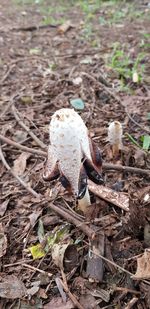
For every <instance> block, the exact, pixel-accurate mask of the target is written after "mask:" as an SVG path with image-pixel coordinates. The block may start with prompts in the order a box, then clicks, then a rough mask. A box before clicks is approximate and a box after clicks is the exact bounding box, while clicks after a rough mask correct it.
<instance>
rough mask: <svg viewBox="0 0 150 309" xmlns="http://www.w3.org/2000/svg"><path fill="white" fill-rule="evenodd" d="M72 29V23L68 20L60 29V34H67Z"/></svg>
mask: <svg viewBox="0 0 150 309" xmlns="http://www.w3.org/2000/svg"><path fill="white" fill-rule="evenodd" d="M71 27H72V25H71V21H70V20H67V21H66V22H65V23H64V24H62V25H61V26H59V27H58V32H59V33H60V34H63V33H65V32H67V31H68V30H69V29H70V28H71Z"/></svg>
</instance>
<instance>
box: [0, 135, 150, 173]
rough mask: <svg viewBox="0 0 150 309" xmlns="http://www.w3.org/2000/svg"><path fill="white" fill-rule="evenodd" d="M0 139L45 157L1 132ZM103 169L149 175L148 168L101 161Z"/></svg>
mask: <svg viewBox="0 0 150 309" xmlns="http://www.w3.org/2000/svg"><path fill="white" fill-rule="evenodd" d="M0 140H2V141H3V142H4V143H6V144H8V145H11V146H13V147H15V148H18V149H20V150H23V151H26V152H29V153H33V154H37V155H40V156H42V157H44V158H46V157H47V152H46V151H42V150H38V149H32V148H29V147H26V146H23V145H20V144H19V143H16V142H14V141H12V140H11V139H9V138H7V137H5V136H3V135H1V134H0ZM103 169H104V170H106V171H109V170H114V171H121V172H129V173H135V174H139V175H145V176H148V177H150V170H146V169H141V168H138V167H131V166H123V165H117V164H110V163H103Z"/></svg>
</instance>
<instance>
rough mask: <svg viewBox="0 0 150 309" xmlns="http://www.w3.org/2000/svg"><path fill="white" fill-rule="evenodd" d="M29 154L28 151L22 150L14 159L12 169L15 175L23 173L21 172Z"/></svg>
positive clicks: (24, 167)
mask: <svg viewBox="0 0 150 309" xmlns="http://www.w3.org/2000/svg"><path fill="white" fill-rule="evenodd" d="M30 156H31V154H30V153H27V152H23V153H21V155H20V156H19V157H18V158H17V159H16V160H15V161H14V167H13V171H14V172H15V174H16V175H18V176H21V175H23V173H24V171H25V169H26V164H27V159H29V157H30Z"/></svg>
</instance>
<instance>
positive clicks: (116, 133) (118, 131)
mask: <svg viewBox="0 0 150 309" xmlns="http://www.w3.org/2000/svg"><path fill="white" fill-rule="evenodd" d="M122 134H123V130H122V125H121V123H120V122H119V121H113V122H111V123H110V125H109V127H108V140H109V142H110V144H111V145H118V146H119V147H121V146H122Z"/></svg>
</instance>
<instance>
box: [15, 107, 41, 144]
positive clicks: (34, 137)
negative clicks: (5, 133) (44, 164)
mask: <svg viewBox="0 0 150 309" xmlns="http://www.w3.org/2000/svg"><path fill="white" fill-rule="evenodd" d="M12 112H13V114H14V117H15V119H16V120H17V122H18V123H19V124H20V126H21V127H22V128H23V129H24V130H25V131H26V132H28V134H29V135H30V136H31V137H32V138H33V140H34V141H35V142H36V144H37V145H38V146H40V147H41V148H42V149H45V148H46V147H47V146H46V145H45V144H44V143H43V142H42V141H41V140H40V139H39V138H38V137H37V136H36V135H35V134H34V133H33V132H32V131H31V130H30V128H28V127H27V126H26V125H25V123H24V122H23V121H22V120H21V119H20V117H19V112H18V111H17V109H16V107H15V106H14V105H12Z"/></svg>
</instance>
